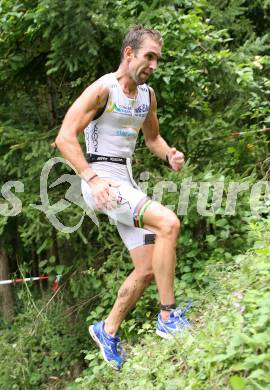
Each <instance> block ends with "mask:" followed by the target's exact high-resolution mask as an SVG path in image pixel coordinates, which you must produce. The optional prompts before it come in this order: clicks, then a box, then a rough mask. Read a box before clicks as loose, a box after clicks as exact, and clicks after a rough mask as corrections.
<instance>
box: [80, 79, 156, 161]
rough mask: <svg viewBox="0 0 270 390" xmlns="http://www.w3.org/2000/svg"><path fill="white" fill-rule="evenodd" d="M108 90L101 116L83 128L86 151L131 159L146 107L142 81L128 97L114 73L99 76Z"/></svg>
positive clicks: (148, 104) (145, 94)
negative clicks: (132, 95) (131, 96)
mask: <svg viewBox="0 0 270 390" xmlns="http://www.w3.org/2000/svg"><path fill="white" fill-rule="evenodd" d="M99 81H100V82H102V83H104V84H105V85H106V86H107V87H108V89H109V95H108V100H107V104H106V107H105V110H104V112H103V113H102V115H101V116H100V117H99V118H98V119H96V120H93V121H92V122H90V123H89V125H88V126H87V127H86V129H85V130H84V134H85V143H86V152H87V153H93V154H99V155H103V156H112V157H124V158H131V157H132V154H133V152H134V149H135V145H136V140H137V137H138V133H139V131H140V129H141V127H142V124H143V122H144V120H145V118H146V116H147V114H148V111H149V108H150V93H149V88H148V86H147V85H146V84H143V85H138V86H137V97H136V98H134V99H130V98H128V97H127V96H126V95H125V94H124V92H123V90H122V88H121V86H120V84H119V82H118V80H117V78H116V76H115V75H114V73H108V74H106V75H104V76H102V77H101V78H100V79H99Z"/></svg>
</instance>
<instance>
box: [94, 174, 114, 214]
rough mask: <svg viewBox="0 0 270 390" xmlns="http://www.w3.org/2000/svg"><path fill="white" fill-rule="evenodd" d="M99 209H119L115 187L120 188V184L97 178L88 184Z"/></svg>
mask: <svg viewBox="0 0 270 390" xmlns="http://www.w3.org/2000/svg"><path fill="white" fill-rule="evenodd" d="M88 184H89V186H90V188H91V191H92V195H93V198H94V201H95V203H96V207H97V209H99V210H101V209H107V210H112V209H115V208H116V207H117V196H116V194H115V192H114V191H113V189H112V188H113V187H119V184H118V183H117V182H115V181H113V180H104V179H101V178H100V177H98V176H96V177H95V178H94V179H93V180H91V181H89V182H88Z"/></svg>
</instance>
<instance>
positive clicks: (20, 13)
mask: <svg viewBox="0 0 270 390" xmlns="http://www.w3.org/2000/svg"><path fill="white" fill-rule="evenodd" d="M137 23H143V24H144V25H146V26H149V27H154V28H158V29H159V30H160V31H161V33H162V35H163V38H164V48H163V59H162V60H161V63H160V65H159V68H158V70H157V71H156V73H155V74H154V75H153V78H152V79H151V80H150V85H151V86H153V87H154V89H155V92H156V95H157V101H158V114H159V120H160V125H161V134H162V135H163V136H164V138H165V139H166V140H167V141H168V143H169V144H171V145H173V146H176V147H178V148H179V149H181V150H183V151H184V153H185V155H186V159H187V160H188V162H187V164H186V166H185V168H184V169H183V170H182V171H181V172H179V173H175V172H171V171H170V170H169V169H168V168H167V167H166V166H165V165H164V164H162V163H160V164H157V159H156V157H154V156H151V155H150V154H149V151H148V150H147V149H146V148H145V145H144V140H143V137H142V136H140V138H139V141H138V149H137V152H136V154H135V158H134V173H135V177H136V178H138V179H139V178H140V175H141V173H142V170H144V171H147V172H149V176H150V179H149V181H148V187H149V192H148V194H149V195H150V196H152V195H153V194H154V193H155V185H156V184H157V183H158V182H159V181H161V180H163V181H172V182H173V183H174V184H176V186H177V192H169V191H167V190H164V194H163V198H162V203H163V204H167V205H176V208H177V206H178V200H179V188H180V185H181V183H182V181H183V180H184V179H186V178H188V177H191V176H192V179H193V182H197V183H204V182H207V181H208V182H211V183H214V182H215V181H224V188H225V190H224V195H223V200H222V204H221V207H220V210H218V213H216V215H214V216H211V215H199V213H198V210H197V209H198V190H194V191H192V193H191V196H190V203H189V208H188V213H187V215H185V216H183V217H181V220H182V232H181V237H180V238H179V242H178V247H177V258H178V259H179V261H178V263H177V270H176V275H177V280H176V296H177V301H178V302H184V301H186V299H187V297H193V299H194V301H195V312H194V314H193V316H194V317H195V314H196V316H199V319H200V320H199V321H198V322H199V323H198V330H196V332H197V333H196V338H192V337H187V339H185V340H182V341H181V340H180V341H179V344H177V346H175V345H174V344H172V345H171V344H169V345H165V344H164V345H163V344H162V348H161V347H160V346H159V345H156V344H157V343H156V342H155V339H153V338H152V333H153V329H154V324H155V315H156V312H157V310H158V307H157V302H158V299H157V292H156V288H155V286H154V285H151V286H150V287H149V289H148V290H147V292H146V293H145V295H144V297H143V299H142V300H140V301H139V303H138V304H137V306H136V308H135V309H134V310H133V312H132V313H131V314H130V315H129V316H128V317H127V318H126V320H125V322H124V323H123V326H122V332H123V334H124V336H125V339H127V340H128V343H129V345H131V344H133V343H134V342H135V341H136V340H137V339H138V334H140V335H142V336H145V335H147V337H146V338H145V340H146V341H145V342H146V347H144V346H143V345H139V346H138V347H136V348H134V347H133V346H132V351H131V355H132V356H133V358H132V359H131V361H130V363H128V365H127V366H126V368H125V370H126V371H124V372H123V374H120V379H119V381H120V382H119V383H120V385H121V386H122V388H126V387H128V386H130V387H131V386H132V387H134V388H138V386H139V388H142V387H143V386H144V387H146V388H149V389H151V388H153V386H154V388H158V386H161V387H160V388H162V386H163V388H164V386H165V384H166V389H167V388H168V389H170V388H171V389H172V388H177V387H179V388H187V389H188V388H196V389H197V388H198V389H199V388H200V386H201V388H203V386H204V384H205V382H206V381H207V380H208V385H209V386H208V387H209V388H210V387H211V386H212V387H213V386H215V385H219V386H221V388H222V386H223V387H224V388H228V386H231V387H232V388H233V389H241V387H243V386H246V388H247V389H248V388H250V389H252V386H253V387H256V386H257V387H258V386H263V387H264V383H267V379H268V377H267V373H266V369H265V366H267V364H266V363H265V361H264V359H266V358H267V356H268V355H267V354H268V353H269V351H268V350H266V349H264V350H261V349H260V346H259V344H260V343H261V344H262V343H263V342H264V337H266V336H265V331H264V329H266V328H265V325H266V324H267V322H265V321H266V317H267V315H268V314H269V313H268V312H267V313H264V311H263V310H264V309H263V308H264V307H265V305H264V303H263V302H268V295H269V292H268V290H267V288H265V289H264V290H263V289H262V288H261V286H260V285H259V284H258V279H257V275H261V277H262V279H263V278H264V277H266V275H267V272H268V271H267V269H266V268H265V267H266V264H265V261H264V260H263V259H264V258H266V257H267V256H268V254H267V253H268V252H267V247H258V248H256V254H255V256H256V263H255V262H254V263H250V261H249V260H247V261H245V260H243V259H242V260H241V261H240V258H238V260H239V262H238V263H237V261H238V260H237V258H236V257H235V256H236V255H237V254H239V253H242V252H243V248H244V247H245V245H246V242H248V244H250V243H251V242H252V240H253V239H254V238H252V237H250V236H249V234H248V228H247V226H248V224H247V221H248V219H249V216H250V207H249V197H248V193H247V192H246V193H242V194H241V195H240V196H239V202H238V208H237V212H236V215H229V216H228V215H226V214H225V212H224V210H225V207H226V196H227V192H228V184H229V182H230V181H238V182H247V181H248V182H249V183H250V185H252V184H254V183H255V182H256V181H257V180H258V179H262V178H264V177H265V176H266V172H267V170H268V168H269V157H268V156H269V137H267V135H266V133H263V132H258V130H262V129H264V128H265V127H269V124H270V111H269V93H270V81H269V70H270V69H269V64H270V62H269V44H270V42H269V1H268V0H256V1H253V2H247V1H243V0H234V1H230V2H228V1H215V0H210V1H206V0H175V1H169V2H168V1H163V0H156V1H148V0H147V1H143V2H140V3H138V1H137V0H136V1H135V0H117V1H116V2H115V1H111V0H102V1H96V0H94V1H92V2H89V1H86V0H82V1H79V2H76V1H75V2H74V1H72V0H65V1H64V2H57V1H53V0H22V1H11V0H4V1H2V2H1V5H0V43H1V45H0V92H1V107H0V145H1V146H0V152H1V160H0V168H1V170H0V171H1V179H0V183H1V189H2V186H3V184H4V183H6V182H7V181H10V180H13V181H14V180H20V181H21V182H22V183H23V185H24V192H19V193H16V196H17V197H18V198H19V200H20V201H21V202H22V212H21V213H19V214H18V215H16V216H9V217H6V216H5V217H1V219H0V232H1V236H2V237H1V238H3V241H4V242H5V247H6V252H7V253H8V256H9V259H10V269H11V272H12V274H13V275H16V274H19V272H21V271H22V270H23V272H24V274H25V276H28V275H33V274H35V273H39V272H40V273H41V272H44V273H48V274H49V275H50V278H52V279H53V278H54V276H55V275H56V274H58V273H62V274H63V275H64V280H65V282H64V283H65V297H66V300H64V301H63V302H62V301H61V303H60V306H59V308H57V305H55V306H53V309H52V310H51V312H49V313H48V316H47V319H46V317H45V318H43V317H42V320H41V318H39V320H38V321H39V325H38V326H37V329H36V330H35V332H34V333H33V334H32V333H31V331H32V328H31V325H30V322H31V318H33V315H35V314H34V311H33V308H32V307H31V305H30V307H29V308H28V309H25V308H23V307H24V306H23V305H22V302H21V300H20V294H16V295H18V296H17V311H18V317H17V319H16V321H15V323H14V325H12V328H11V330H10V331H9V330H6V329H5V331H4V332H3V334H2V335H1V336H0V344H1V345H0V349H1V351H2V350H3V351H5V354H6V356H7V359H6V360H5V362H6V363H5V364H3V365H2V367H1V370H2V371H1V378H2V379H0V381H1V380H2V382H0V385H1V386H2V387H4V388H11V387H12V386H13V385H14V386H21V387H22V388H23V387H27V386H28V388H31V386H33V387H35V386H36V387H37V386H42V384H44V386H46V383H50V381H49V380H48V375H47V373H50V374H51V373H52V376H54V375H56V376H59V375H60V376H61V374H63V376H66V374H67V371H68V369H69V368H68V366H69V365H70V364H71V363H70V362H71V360H72V359H75V360H76V359H79V351H80V350H84V351H85V349H88V348H86V347H85V346H84V337H87V335H86V326H85V321H86V320H87V322H93V321H96V320H97V319H99V318H100V317H101V316H105V315H106V313H108V311H109V310H110V308H111V306H112V304H113V301H114V299H115V295H116V292H117V289H118V287H119V286H120V284H121V283H122V281H123V279H124V278H125V276H126V275H127V274H128V273H129V272H130V271H131V269H132V265H131V263H130V259H129V256H128V253H127V251H126V250H125V249H123V245H122V243H121V241H120V239H119V237H118V236H117V235H116V229H115V227H114V226H113V225H111V224H108V223H106V222H107V219H106V218H105V217H102V218H101V224H100V228H99V229H97V228H96V227H95V226H94V224H93V223H92V222H91V221H90V219H89V218H88V217H87V218H85V219H84V222H83V224H82V225H81V227H80V228H79V229H78V230H77V231H76V232H74V233H72V234H65V233H61V232H59V231H56V229H55V228H54V227H53V226H52V225H51V224H50V222H49V221H48V219H47V218H46V216H45V214H44V213H43V212H42V211H41V210H40V209H37V208H34V207H33V206H32V205H33V204H34V205H39V204H40V173H41V170H42V167H43V165H44V163H45V162H46V161H47V160H48V159H50V158H51V157H54V156H56V155H57V153H56V152H54V151H53V150H52V148H51V146H50V143H51V142H52V141H53V140H54V138H55V135H56V133H57V129H58V128H59V126H60V123H61V121H62V119H63V116H64V113H65V112H66V110H67V108H68V107H69V105H70V104H71V102H73V101H74V99H75V98H76V97H77V96H78V95H79V94H80V93H81V91H82V90H83V89H84V88H86V87H87V85H89V84H90V83H91V82H92V81H93V80H94V79H96V78H97V77H99V76H101V75H102V74H104V73H107V72H110V71H113V70H114V69H116V67H117V65H118V59H119V51H120V42H121V38H122V36H123V35H124V33H125V31H126V30H127V28H128V27H129V26H130V25H132V24H137ZM233 132H245V134H243V135H241V136H239V137H236V136H233V135H232V133H233ZM142 167H143V168H142ZM67 173H68V174H70V173H71V171H70V170H68V168H67V167H65V166H61V164H58V165H57V166H56V167H55V168H54V169H53V170H52V172H51V174H50V177H49V184H52V183H53V181H54V180H55V179H57V178H59V177H60V176H61V175H62V174H67ZM146 184H147V183H146ZM67 189H68V188H67V186H56V187H53V188H51V189H50V191H49V195H50V202H51V204H54V203H56V202H58V201H59V200H60V199H62V198H64V196H65V194H66V191H67ZM213 192H214V189H213V188H210V190H209V200H208V202H207V210H208V211H209V210H210V211H211V197H212V195H213ZM13 193H14V190H13ZM2 202H4V201H3V200H2V199H1V203H2ZM5 204H8V203H7V202H5ZM9 207H10V205H9ZM81 214H82V210H81V209H80V207H78V206H76V205H70V206H69V207H68V208H67V209H65V210H64V211H62V212H61V213H59V219H60V220H61V221H62V222H63V223H65V224H66V225H67V226H74V225H75V224H76V223H78V222H79V220H80V218H81ZM257 229H258V228H257V227H256V226H255V230H257ZM257 231H258V230H257ZM260 234H262V233H260ZM260 251H261V252H260ZM251 253H253V252H250V255H248V256H253V254H252V255H251ZM265 256H266V257H265ZM236 260H237V261H236ZM261 272H262V273H263V274H261ZM263 275H264V276H263ZM237 278H239V279H240V282H241V286H245V287H243V291H242V292H241V294H243V296H244V297H243V302H244V303H243V302H242V300H241V302H234V303H237V304H239V305H244V306H245V307H246V310H245V312H244V313H240V312H239V307H238V308H237V307H235V306H234V305H233V303H232V302H231V301H230V297H231V296H232V295H231V292H232V291H239V290H240V289H241V287H240V286H239V287H238V285H237V283H236V280H237ZM249 280H250V284H248V283H249ZM263 280H264V279H263ZM242 282H243V283H242ZM30 290H31V292H33V293H34V296H35V298H37V299H38V296H40V295H41V291H39V292H37V291H35V290H34V289H32V288H30ZM218 294H219V295H218ZM265 294H266V295H265ZM267 294H268V295H267ZM235 300H236V298H235ZM38 305H39V304H38ZM206 305H207V307H206ZM205 307H206V309H205V312H204V313H201V312H200V308H205ZM65 310H71V312H72V313H73V314H74V315H75V316H77V317H79V318H80V321H79V322H78V323H79V324H80V326H81V331H80V332H79V331H78V334H80V335H81V334H83V335H84V336H83V338H82V339H83V341H82V340H81V339H80V340H77V339H76V340H75V339H74V338H73V337H72V338H71V339H70V340H69V339H68V336H67V335H68V334H69V330H68V329H67V328H66V327H65V325H64V324H65V321H64V313H65ZM53 313H56V314H53ZM228 313H229V315H228ZM53 316H56V317H57V320H58V321H56V322H54V320H53ZM209 318H210V319H211V321H209ZM145 320H146V321H145ZM200 323H202V324H205V327H202V328H200V327H199V325H200ZM259 325H260V326H261V327H260V326H259ZM232 326H234V327H235V329H236V334H237V336H235V337H234V336H233V331H232ZM254 330H256V332H257V333H258V335H259V336H258V339H256V337H255V338H254V335H255V333H254ZM42 334H43V335H44V336H43V338H42ZM243 335H244V336H243ZM61 337H62V338H61ZM40 338H41V339H42V343H41V344H39V339H40ZM209 338H211V340H213V345H212V344H211V345H209ZM231 340H234V341H231ZM52 341H53V342H54V345H53V342H52ZM224 341H225V342H226V343H227V345H225V342H224ZM8 343H10V345H8ZM231 343H234V344H231ZM256 343H257V344H256ZM13 344H17V345H19V348H18V354H17V358H18V360H17V361H16V362H17V364H16V367H17V368H16V369H14V370H12V372H11V367H10V366H8V364H7V363H8V361H9V360H11V359H12V353H13V354H14V350H13V349H12V348H13V347H12V345H13ZM197 344H200V345H201V347H198V346H197ZM24 346H25V349H24ZM129 348H130V349H131V347H129ZM198 348H199V349H200V348H201V350H198ZM55 350H56V351H57V352H58V355H57V356H56V355H54V351H55ZM179 351H180V352H179ZM182 351H183V352H182ZM41 352H44V353H45V358H41ZM161 352H162V353H161ZM86 353H87V359H88V360H89V361H90V365H89V367H90V368H89V370H88V374H87V376H85V377H84V378H82V379H81V382H80V383H81V384H82V386H84V385H85V386H86V388H89V386H90V387H91V388H94V386H97V387H96V388H98V389H100V388H102V386H104V388H105V387H106V386H108V383H107V382H106V379H105V378H106V375H108V377H109V378H111V377H112V375H111V372H109V371H108V369H107V368H106V367H105V366H104V364H100V365H99V366H97V363H96V356H97V352H96V350H94V352H93V351H92V350H91V351H90V352H89V351H87V352H86ZM67 355H68V356H67ZM69 355H70V359H69ZM161 357H162V358H161ZM251 357H252V358H251ZM8 359H9V360H8ZM42 359H43V360H42ZM211 359H212V360H211ZM213 359H216V360H213ZM249 359H251V360H249ZM252 359H255V360H252ZM202 361H203V362H204V364H202V365H200V363H201V362H202ZM156 362H158V364H156ZM259 362H260V363H259ZM43 363H44V364H43ZM172 363H173V364H172ZM234 363H235V364H236V363H237V364H239V366H236V369H235V370H233V369H232V367H233V365H232V364H234ZM259 364H260V365H261V366H262V367H261V366H260V367H259ZM132 365H133V366H132ZM35 367H37V369H35ZM133 367H135V369H134V370H133ZM243 367H244V368H243ZM129 369H130V371H131V372H134V375H130V376H128V375H127V372H128V370H129ZM46 370H47V373H46ZM260 370H261V371H260ZM175 372H177V373H178V375H177V377H175ZM243 373H244V374H243ZM77 375H78V374H77ZM138 376H140V378H141V380H140V383H139V384H137V383H136V379H138ZM117 378H119V376H116V375H115V376H113V379H112V386H115V388H118V387H117V383H118V382H117V380H118V379H117ZM213 378H215V379H213ZM214 381H216V383H214ZM254 383H255V384H254ZM48 386H49V385H48ZM55 386H56V385H55ZM74 386H75V387H76V384H74ZM87 386H88V387H87ZM92 386H93V387H92ZM136 386H137V387H136ZM192 386H193V387H192ZM14 388H16V387H14ZM112 388H113V387H112ZM204 388H205V386H204ZM258 388H259V387H258ZM252 390H253V389H252Z"/></svg>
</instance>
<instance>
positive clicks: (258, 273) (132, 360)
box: [67, 220, 270, 390]
mask: <svg viewBox="0 0 270 390" xmlns="http://www.w3.org/2000/svg"><path fill="white" fill-rule="evenodd" d="M269 227H270V226H269V220H268V221H265V222H261V223H257V222H256V223H252V224H251V232H252V233H251V234H252V236H253V239H255V244H254V246H253V248H251V249H250V250H248V251H247V252H246V253H245V254H242V255H238V256H235V257H234V258H233V261H231V262H230V264H229V265H226V263H224V262H220V263H217V262H216V264H212V265H210V264H209V267H207V268H206V270H205V276H208V277H209V278H210V279H211V282H210V284H209V286H208V288H207V289H202V290H197V289H196V290H194V291H193V294H194V296H193V298H194V306H195V308H194V310H193V313H192V316H191V322H192V331H191V332H190V333H186V334H183V335H182V336H181V337H179V338H178V339H176V340H172V341H169V342H168V341H167V340H163V341H161V342H158V343H157V339H156V337H157V336H155V335H151V334H148V335H147V334H146V333H147V330H146V331H145V332H144V333H145V335H144V337H143V338H142V339H141V341H140V343H139V344H138V343H137V344H136V345H133V346H130V345H128V346H127V348H128V350H129V360H128V361H127V362H126V363H125V365H124V367H123V369H122V371H121V372H120V374H118V373H117V374H114V373H112V371H111V369H110V368H108V367H107V366H105V364H104V363H101V364H98V365H97V364H96V363H95V361H96V358H97V354H96V353H89V354H88V355H87V356H86V359H87V360H89V368H88V369H87V370H85V373H84V376H82V377H81V378H78V379H77V380H76V383H77V385H75V384H73V385H71V386H68V387H67V389H87V388H89V387H91V389H93V390H94V389H101V388H104V389H105V388H107V386H109V388H110V389H124V388H135V389H139V388H141V387H142V386H143V387H144V388H146V389H164V388H166V389H176V388H177V389H183V388H184V389H205V388H213V387H216V388H219V389H229V388H230V386H231V388H232V389H237V390H239V389H246V390H253V389H255V388H258V389H259V388H261V389H263V388H268V387H267V386H268V384H269V380H270V377H269V356H270V355H269V354H270V350H269V337H270V333H269V325H270V322H269V319H270V316H269V314H270V313H269V307H270V305H269V299H270V288H269V286H270V283H269V282H270V279H269V264H270V263H269V259H270V257H269V256H270V251H269V244H270V242H269V234H268V232H269ZM146 322H147V323H149V325H150V326H151V327H152V324H151V322H149V321H148V320H147V319H146ZM146 328H147V327H146ZM138 378H139V381H138Z"/></svg>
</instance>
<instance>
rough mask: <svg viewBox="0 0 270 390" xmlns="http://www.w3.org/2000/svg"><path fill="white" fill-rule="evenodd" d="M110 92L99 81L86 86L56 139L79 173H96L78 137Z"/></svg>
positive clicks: (69, 111) (63, 153) (67, 114)
mask: <svg viewBox="0 0 270 390" xmlns="http://www.w3.org/2000/svg"><path fill="white" fill-rule="evenodd" d="M108 93H109V91H108V88H107V87H106V86H105V85H103V84H101V83H100V82H99V81H96V82H95V83H93V84H92V85H90V86H89V87H88V88H86V90H85V91H84V92H83V93H82V94H81V95H80V96H79V97H78V99H77V100H76V101H75V102H74V103H73V104H72V106H71V107H70V109H69V110H68V112H67V113H66V116H65V118H64V121H63V123H62V126H61V128H60V130H59V133H58V135H57V137H56V139H55V144H56V146H57V148H58V149H59V151H60V152H61V154H62V156H63V157H64V158H65V159H66V160H67V161H69V162H70V163H71V165H72V167H73V168H74V169H75V170H76V172H77V173H78V174H79V175H82V176H84V175H85V176H89V177H91V176H93V175H94V174H95V173H94V171H93V170H92V168H90V167H89V164H88V162H87V161H86V159H85V157H84V154H83V151H82V148H81V146H80V144H79V141H78V139H77V137H78V134H79V133H80V132H82V131H83V130H84V129H85V128H86V126H87V125H88V124H89V122H91V120H93V118H94V116H95V114H96V113H97V111H98V110H99V109H100V108H101V107H103V106H104V105H105V104H106V101H107V97H108ZM83 178H84V177H83ZM85 179H87V177H85ZM86 181H87V180H86Z"/></svg>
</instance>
